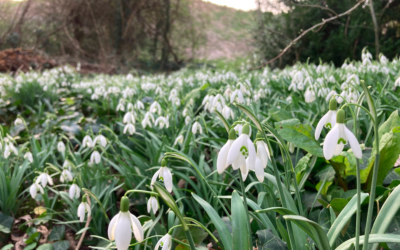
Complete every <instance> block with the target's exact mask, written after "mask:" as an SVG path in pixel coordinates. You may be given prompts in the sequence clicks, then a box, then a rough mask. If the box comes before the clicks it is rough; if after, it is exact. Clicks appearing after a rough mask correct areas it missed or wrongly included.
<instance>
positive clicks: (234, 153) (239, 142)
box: [227, 135, 245, 166]
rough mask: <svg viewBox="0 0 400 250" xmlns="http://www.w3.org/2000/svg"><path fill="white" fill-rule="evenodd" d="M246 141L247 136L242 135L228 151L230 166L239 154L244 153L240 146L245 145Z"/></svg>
mask: <svg viewBox="0 0 400 250" xmlns="http://www.w3.org/2000/svg"><path fill="white" fill-rule="evenodd" d="M244 142H245V136H244V135H241V136H239V137H238V138H237V139H236V140H235V141H234V142H233V143H232V146H231V149H230V150H229V153H228V159H227V164H228V166H229V165H231V164H232V163H233V162H234V161H235V160H236V159H237V158H238V157H239V155H242V154H241V153H240V148H241V147H242V146H243V145H244Z"/></svg>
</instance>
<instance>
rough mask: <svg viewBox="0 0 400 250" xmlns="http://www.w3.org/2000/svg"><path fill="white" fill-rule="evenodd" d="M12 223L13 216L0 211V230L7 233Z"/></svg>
mask: <svg viewBox="0 0 400 250" xmlns="http://www.w3.org/2000/svg"><path fill="white" fill-rule="evenodd" d="M13 223H14V218H13V217H10V216H8V215H5V214H2V213H0V232H3V233H5V234H9V233H10V232H11V227H12V225H13Z"/></svg>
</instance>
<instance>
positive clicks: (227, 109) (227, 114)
mask: <svg viewBox="0 0 400 250" xmlns="http://www.w3.org/2000/svg"><path fill="white" fill-rule="evenodd" d="M222 115H223V116H224V118H225V119H229V118H232V119H233V118H235V116H234V114H233V111H232V109H231V108H230V107H228V106H226V105H225V106H224V108H223V109H222Z"/></svg>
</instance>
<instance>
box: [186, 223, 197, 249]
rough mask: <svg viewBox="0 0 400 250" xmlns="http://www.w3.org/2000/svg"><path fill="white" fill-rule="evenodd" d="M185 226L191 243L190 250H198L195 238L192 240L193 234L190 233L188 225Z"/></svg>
mask: <svg viewBox="0 0 400 250" xmlns="http://www.w3.org/2000/svg"><path fill="white" fill-rule="evenodd" d="M185 226H186V229H185V234H186V238H187V240H188V241H189V246H190V249H191V250H196V249H197V248H196V246H195V245H194V241H193V238H192V234H191V233H190V231H189V228H188V227H187V225H185ZM184 228H185V227H184Z"/></svg>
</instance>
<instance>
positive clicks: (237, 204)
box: [231, 191, 250, 250]
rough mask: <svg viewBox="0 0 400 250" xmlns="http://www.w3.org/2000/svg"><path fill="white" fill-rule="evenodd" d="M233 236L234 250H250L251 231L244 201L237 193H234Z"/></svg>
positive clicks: (232, 201)
mask: <svg viewBox="0 0 400 250" xmlns="http://www.w3.org/2000/svg"><path fill="white" fill-rule="evenodd" d="M231 204H232V205H231V207H232V234H233V249H234V250H244V249H250V245H249V242H250V239H249V233H250V232H249V231H248V228H249V227H248V226H247V223H249V222H248V221H247V220H246V210H245V208H244V205H243V200H242V198H241V197H240V196H239V194H238V193H237V192H236V191H233V193H232V200H231Z"/></svg>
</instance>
